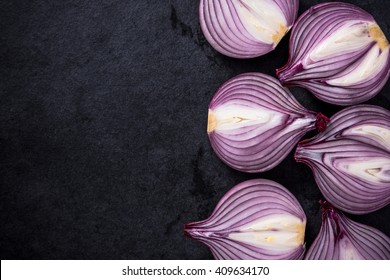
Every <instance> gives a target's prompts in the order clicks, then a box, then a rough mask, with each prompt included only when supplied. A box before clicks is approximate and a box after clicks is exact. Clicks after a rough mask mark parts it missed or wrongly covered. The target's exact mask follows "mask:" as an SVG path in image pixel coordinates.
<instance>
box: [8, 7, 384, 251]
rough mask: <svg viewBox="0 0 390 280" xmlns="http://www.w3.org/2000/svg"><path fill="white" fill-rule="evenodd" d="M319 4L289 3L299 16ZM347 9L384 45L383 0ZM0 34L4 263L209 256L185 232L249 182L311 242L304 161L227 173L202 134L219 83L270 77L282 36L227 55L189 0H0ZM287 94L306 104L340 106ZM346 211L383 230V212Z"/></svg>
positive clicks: (312, 193)
mask: <svg viewBox="0 0 390 280" xmlns="http://www.w3.org/2000/svg"><path fill="white" fill-rule="evenodd" d="M319 2H320V1H308V0H302V1H300V3H301V4H300V10H299V11H300V14H301V13H302V12H303V11H305V10H306V9H308V8H309V7H310V6H311V5H313V4H316V3H319ZM347 2H351V3H354V4H357V5H358V6H360V7H362V8H364V9H365V10H367V11H369V12H370V13H372V14H373V15H374V17H375V18H376V20H377V21H378V23H379V24H380V26H381V27H382V29H383V31H384V33H385V34H387V36H388V37H390V26H389V24H390V20H389V17H388V15H389V14H390V2H389V1H385V0H382V1H368V0H367V1H347ZM0 34H1V40H0V77H1V80H0V195H1V201H0V223H1V230H0V246H1V247H0V257H1V259H211V258H212V255H211V253H210V252H209V250H208V249H207V248H206V247H205V246H203V245H202V244H200V243H197V242H195V241H193V240H190V239H188V238H185V237H184V236H183V224H184V223H187V222H190V221H196V220H201V219H205V218H207V217H208V216H209V214H210V213H211V211H212V210H213V208H214V207H215V205H216V203H217V202H218V201H219V199H220V198H221V197H222V195H223V194H224V193H225V192H226V191H228V190H229V189H230V188H231V187H233V186H234V185H235V184H237V183H239V182H242V181H244V180H246V179H250V178H268V179H272V180H275V181H277V182H279V183H281V184H283V185H284V186H286V187H287V188H288V189H290V191H291V192H292V193H293V194H294V195H295V196H296V197H297V199H298V200H299V201H300V203H301V204H302V206H303V208H304V210H305V212H306V215H307V217H308V225H307V232H306V241H307V245H310V244H311V243H312V241H313V240H314V238H315V236H316V234H317V232H318V230H319V226H320V210H319V204H318V200H320V199H321V198H322V196H321V193H320V192H319V190H318V188H317V186H316V184H315V182H314V179H313V176H312V174H311V171H310V170H309V168H308V167H307V166H305V165H303V164H298V163H295V162H294V159H293V154H292V153H291V154H290V155H289V156H288V157H287V158H286V159H285V160H284V161H283V162H282V163H281V164H280V165H279V166H278V167H276V168H274V169H273V170H271V171H269V172H266V173H263V174H250V175H248V174H244V173H241V172H238V171H234V170H232V169H230V168H229V167H227V166H225V165H224V164H223V163H222V162H221V161H220V160H219V159H218V158H217V156H216V155H215V154H214V153H213V151H212V149H211V147H210V144H209V141H208V138H207V134H206V125H207V107H208V103H209V102H210V99H211V97H212V95H213V94H214V92H215V91H216V90H217V89H218V87H219V86H220V85H221V84H222V83H223V82H225V81H226V80H227V79H229V78H231V77H233V76H235V75H237V74H240V73H244V72H248V71H259V72H263V73H267V74H270V75H273V76H275V69H276V68H279V67H281V66H283V65H284V64H285V63H286V61H287V55H288V48H287V45H288V38H287V37H286V38H284V39H283V40H282V42H281V44H280V45H279V46H278V47H277V49H276V50H275V51H274V52H272V53H270V54H267V55H265V56H263V57H260V58H256V59H250V60H238V59H232V58H228V57H225V56H223V55H221V54H218V53H217V52H216V51H214V50H213V49H212V48H211V47H210V45H209V44H208V43H207V42H206V41H205V38H204V36H203V35H202V32H201V30H200V27H199V22H198V1H196V0H172V1H168V0H164V1H157V0H156V1H151V0H116V1H113V0H99V1H98V0H95V1H92V0H85V1H76V0H70V1H60V0H53V1H42V0H38V1H34V0H31V1H26V0H12V1H1V3H0ZM291 91H292V92H293V94H294V96H295V97H296V98H297V99H298V100H299V102H301V104H302V105H304V106H305V107H307V108H309V109H311V110H314V111H321V112H323V113H324V114H326V115H328V116H331V115H332V114H334V113H335V112H337V111H338V110H339V109H340V107H337V106H330V105H327V104H325V103H323V102H321V101H319V100H317V99H315V98H314V97H313V96H312V95H311V94H309V93H308V92H307V91H305V90H303V89H299V88H293V89H292V90H291ZM389 96H390V83H388V84H387V85H386V87H385V88H384V89H383V90H382V92H381V93H380V94H379V95H378V96H376V97H375V98H374V99H372V100H370V101H369V102H366V103H368V104H375V105H380V106H382V107H385V108H387V109H390V98H389ZM309 136H310V135H307V137H309ZM348 216H349V217H351V218H353V219H354V220H356V221H359V222H362V223H365V224H368V225H371V226H374V227H376V228H378V229H380V230H382V231H383V232H385V233H386V234H387V235H390V223H389V217H390V206H387V207H385V208H383V209H382V210H380V211H377V212H375V213H372V214H368V215H363V216H352V215H348Z"/></svg>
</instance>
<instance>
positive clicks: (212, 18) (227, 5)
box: [199, 0, 298, 58]
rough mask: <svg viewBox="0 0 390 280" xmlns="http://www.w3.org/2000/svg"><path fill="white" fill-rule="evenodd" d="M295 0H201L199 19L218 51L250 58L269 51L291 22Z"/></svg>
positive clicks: (232, 55)
mask: <svg viewBox="0 0 390 280" xmlns="http://www.w3.org/2000/svg"><path fill="white" fill-rule="evenodd" d="M297 13H298V0H201V1H200V4H199V21H200V25H201V28H202V31H203V34H204V35H205V37H206V39H207V41H208V42H209V43H210V44H211V46H212V47H213V48H214V49H216V50H217V51H218V52H220V53H222V54H224V55H227V56H230V57H235V58H251V57H256V56H260V55H263V54H266V53H268V52H270V51H272V50H273V49H274V48H275V47H276V46H277V44H278V43H279V41H280V40H281V39H282V38H283V36H284V35H285V34H286V33H287V32H288V30H289V29H290V28H291V26H292V25H293V23H294V21H295V19H296V17H297Z"/></svg>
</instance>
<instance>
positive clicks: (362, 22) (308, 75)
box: [277, 2, 390, 106]
mask: <svg viewBox="0 0 390 280" xmlns="http://www.w3.org/2000/svg"><path fill="white" fill-rule="evenodd" d="M277 74H278V77H279V80H280V81H281V83H282V84H283V85H285V86H300V87H303V88H306V89H308V90H309V91H311V92H312V93H313V94H314V95H315V96H316V97H317V98H319V99H321V100H323V101H325V102H328V103H331V104H336V105H342V106H347V105H355V104H359V103H361V102H364V101H366V100H369V99H370V98H372V97H374V96H375V95H376V94H378V93H379V91H380V90H381V89H382V88H383V87H384V85H385V84H386V82H387V80H388V78H389V74H390V55H389V43H388V41H387V39H386V37H385V35H384V34H383V32H382V31H381V29H380V27H379V26H378V24H377V23H376V22H375V20H374V18H373V17H372V16H371V15H370V14H369V13H367V12H366V11H364V10H362V9H361V8H359V7H357V6H355V5H352V4H349V3H341V2H332V3H322V4H318V5H316V6H314V7H312V8H310V9H309V10H307V11H306V12H305V13H304V14H302V15H301V16H300V17H299V18H298V20H297V22H296V24H295V25H294V27H293V29H292V32H291V36H290V56H289V60H288V63H287V64H286V65H285V66H284V67H283V68H281V69H278V70H277Z"/></svg>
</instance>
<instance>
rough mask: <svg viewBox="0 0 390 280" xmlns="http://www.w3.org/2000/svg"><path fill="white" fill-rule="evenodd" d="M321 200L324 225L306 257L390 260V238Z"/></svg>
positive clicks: (314, 258)
mask: <svg viewBox="0 0 390 280" xmlns="http://www.w3.org/2000/svg"><path fill="white" fill-rule="evenodd" d="M321 203H322V225H321V229H320V232H319V234H318V236H317V238H316V239H315V240H314V242H313V244H312V245H311V246H310V248H309V250H308V251H307V254H306V256H305V259H307V260H390V238H389V237H388V236H387V235H385V234H384V233H382V232H380V231H379V230H377V229H375V228H373V227H370V226H367V225H363V224H360V223H357V222H354V221H352V220H350V219H348V218H347V217H346V216H345V215H344V214H343V213H342V212H341V211H338V210H337V209H335V208H333V207H332V205H330V204H329V203H327V202H321Z"/></svg>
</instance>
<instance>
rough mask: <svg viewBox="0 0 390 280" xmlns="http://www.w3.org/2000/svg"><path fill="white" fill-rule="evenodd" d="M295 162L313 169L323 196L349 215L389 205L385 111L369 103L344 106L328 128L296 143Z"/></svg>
mask: <svg viewBox="0 0 390 280" xmlns="http://www.w3.org/2000/svg"><path fill="white" fill-rule="evenodd" d="M295 159H296V160H297V161H298V162H303V163H305V164H307V165H308V166H309V167H310V168H311V169H312V171H313V174H314V178H315V180H316V182H317V185H318V187H319V188H320V190H321V192H322V194H323V195H324V197H325V198H326V199H327V200H328V201H329V202H330V203H331V204H333V205H334V206H335V207H337V208H339V209H341V210H343V211H345V212H348V213H353V214H365V213H370V212H373V211H376V210H378V209H380V208H382V207H384V206H386V205H388V204H389V203H390V111H388V110H386V109H383V108H381V107H378V106H373V105H356V106H352V107H349V108H346V109H344V110H342V111H340V112H339V113H337V114H335V115H334V116H333V117H331V118H330V122H329V124H328V127H327V129H326V130H325V131H324V132H322V133H320V134H318V135H317V136H315V137H314V138H312V139H309V140H304V141H302V142H301V143H299V144H298V147H297V149H296V152H295Z"/></svg>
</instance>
